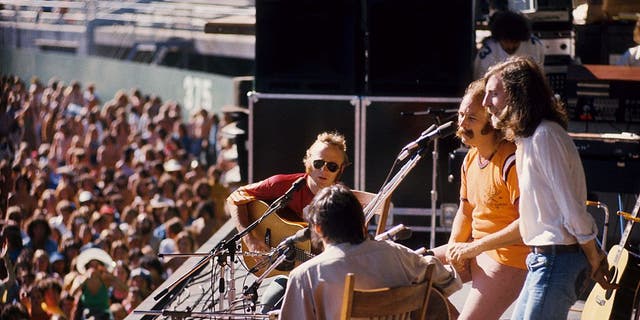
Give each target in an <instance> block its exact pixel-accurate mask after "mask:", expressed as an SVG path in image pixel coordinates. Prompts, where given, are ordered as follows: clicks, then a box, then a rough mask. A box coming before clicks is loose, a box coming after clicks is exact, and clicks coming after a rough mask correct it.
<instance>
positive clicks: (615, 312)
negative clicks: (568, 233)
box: [581, 197, 640, 320]
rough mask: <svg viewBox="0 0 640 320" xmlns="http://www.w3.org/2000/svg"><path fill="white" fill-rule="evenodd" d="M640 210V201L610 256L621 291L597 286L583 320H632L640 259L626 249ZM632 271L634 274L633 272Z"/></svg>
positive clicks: (609, 260) (610, 262)
mask: <svg viewBox="0 0 640 320" xmlns="http://www.w3.org/2000/svg"><path fill="white" fill-rule="evenodd" d="M639 208H640V197H638V200H637V201H636V204H635V207H634V208H633V212H632V215H631V218H630V219H629V222H627V225H626V227H625V229H624V232H623V233H622V236H621V238H620V243H619V244H617V245H614V246H613V247H612V248H611V250H609V254H608V255H607V261H608V262H609V266H610V269H609V271H610V272H611V273H612V274H613V275H614V276H613V277H612V278H611V283H617V284H618V285H619V288H618V289H609V290H605V289H604V288H602V286H600V285H599V284H597V283H596V284H595V285H594V286H593V289H592V290H591V293H590V294H589V297H588V298H587V301H585V304H584V309H583V310H582V316H581V319H582V320H590V319H593V320H601V319H630V317H631V314H632V311H633V310H632V309H633V304H632V302H633V296H634V290H635V288H636V285H637V284H638V276H639V275H638V260H639V259H638V258H637V257H636V256H635V255H633V254H631V253H629V251H628V250H627V249H625V248H624V247H625V245H626V243H627V240H628V239H629V235H630V234H631V228H632V227H633V223H634V220H635V218H636V217H637V216H638V209H639ZM630 269H632V270H630Z"/></svg>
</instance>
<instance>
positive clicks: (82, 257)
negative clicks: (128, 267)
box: [76, 248, 116, 274]
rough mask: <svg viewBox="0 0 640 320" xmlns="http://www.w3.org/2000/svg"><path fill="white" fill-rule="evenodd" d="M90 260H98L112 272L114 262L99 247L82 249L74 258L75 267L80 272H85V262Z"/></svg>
mask: <svg viewBox="0 0 640 320" xmlns="http://www.w3.org/2000/svg"><path fill="white" fill-rule="evenodd" d="M91 260H97V261H100V262H101V263H102V264H104V266H105V267H106V268H107V270H108V271H109V272H112V271H113V268H114V267H115V266H116V263H115V262H114V261H113V259H112V258H111V256H110V255H109V254H108V253H107V252H106V251H104V250H102V249H100V248H89V249H85V250H83V251H82V252H81V253H80V254H79V255H78V257H77V258H76V269H78V272H80V274H84V273H85V272H87V264H88V263H89V262H90V261H91Z"/></svg>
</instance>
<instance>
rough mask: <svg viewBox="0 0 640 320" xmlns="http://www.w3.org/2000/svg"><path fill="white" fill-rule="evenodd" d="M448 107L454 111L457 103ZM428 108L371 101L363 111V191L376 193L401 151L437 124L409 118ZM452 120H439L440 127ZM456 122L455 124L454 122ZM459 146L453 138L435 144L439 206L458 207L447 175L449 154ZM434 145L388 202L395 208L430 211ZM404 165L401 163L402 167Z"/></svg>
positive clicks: (433, 120) (420, 104)
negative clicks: (451, 203)
mask: <svg viewBox="0 0 640 320" xmlns="http://www.w3.org/2000/svg"><path fill="white" fill-rule="evenodd" d="M443 107H444V106H443V105H442V104H434V105H433V106H432V107H431V108H432V110H438V109H441V108H443ZM450 107H454V108H457V103H455V104H451V105H450ZM427 109H429V104H427V103H424V102H379V101H372V102H371V104H370V105H369V106H367V107H366V141H365V142H364V144H365V150H366V151H365V157H366V158H365V161H364V166H365V168H364V170H365V172H366V178H365V189H366V190H367V191H370V192H378V190H379V189H380V187H381V186H382V183H383V182H384V181H385V178H386V176H387V174H388V172H389V170H390V169H391V166H392V165H393V162H394V160H395V158H396V157H397V156H398V154H399V153H400V150H401V149H402V148H403V147H404V146H405V145H407V144H408V143H410V142H411V141H413V140H415V139H417V138H418V137H419V136H420V134H421V133H422V131H424V130H425V129H427V128H428V127H429V126H430V125H431V124H434V123H436V122H437V120H436V118H435V117H434V116H433V115H408V114H411V113H414V112H424V111H426V110H427ZM452 116H453V117H455V114H445V115H441V116H440V119H439V120H440V121H441V122H442V123H444V122H446V120H449V119H447V118H451V117H452ZM454 121H455V120H454ZM459 145H460V142H459V140H458V139H457V138H455V137H454V136H450V137H447V138H443V139H440V140H439V142H438V170H437V176H438V178H437V186H436V187H437V188H436V189H437V191H438V203H441V202H454V203H457V202H458V199H459V198H460V197H459V190H456V188H455V187H454V186H453V185H452V184H450V183H448V182H446V181H447V171H448V156H447V155H448V154H449V153H450V152H451V151H453V150H454V149H456V148H458V147H459ZM432 151H433V144H432V143H430V144H429V145H428V146H427V147H426V148H425V152H424V153H423V158H422V159H421V160H420V161H419V162H418V163H417V165H416V166H415V167H414V168H413V169H412V170H411V171H410V172H409V173H408V174H407V176H406V177H405V179H404V180H403V181H402V182H401V183H400V184H399V185H398V188H397V189H396V190H395V191H394V193H393V195H392V197H391V201H392V202H393V204H394V206H396V207H411V208H429V207H431V196H430V191H431V189H432V181H431V180H432V178H431V177H432V172H433V169H432V164H433V157H432ZM403 164H404V163H403Z"/></svg>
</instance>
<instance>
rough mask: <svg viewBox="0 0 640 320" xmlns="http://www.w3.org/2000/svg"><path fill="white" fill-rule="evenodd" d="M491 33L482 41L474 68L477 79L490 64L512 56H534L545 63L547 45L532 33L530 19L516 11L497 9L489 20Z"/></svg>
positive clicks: (474, 75)
mask: <svg viewBox="0 0 640 320" xmlns="http://www.w3.org/2000/svg"><path fill="white" fill-rule="evenodd" d="M489 29H490V30H491V36H490V37H488V38H486V39H484V40H483V41H482V48H480V50H478V54H477V55H476V60H475V64H474V69H473V77H474V79H480V78H482V76H483V75H484V74H485V72H487V70H488V69H489V67H491V66H493V65H495V64H498V63H500V62H503V61H505V60H507V58H509V57H512V56H529V57H532V58H533V59H534V60H535V61H536V62H537V63H538V65H539V66H540V67H542V66H544V45H543V44H542V42H540V39H538V38H536V37H535V36H533V35H532V34H531V27H530V25H529V20H528V19H527V18H526V17H525V16H523V15H522V14H520V13H516V12H513V11H497V12H496V13H494V14H493V15H492V16H491V19H490V21H489Z"/></svg>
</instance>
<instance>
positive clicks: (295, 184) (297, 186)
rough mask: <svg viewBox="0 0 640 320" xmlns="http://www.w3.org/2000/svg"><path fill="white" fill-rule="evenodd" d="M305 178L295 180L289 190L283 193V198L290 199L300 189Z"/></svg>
mask: <svg viewBox="0 0 640 320" xmlns="http://www.w3.org/2000/svg"><path fill="white" fill-rule="evenodd" d="M304 182H305V179H304V176H302V177H300V178H298V180H296V181H294V182H293V183H292V184H291V187H290V188H289V190H287V191H286V192H285V193H284V194H283V195H282V198H284V199H290V198H291V195H292V194H293V193H294V192H296V190H298V189H300V187H302V185H303V184H304Z"/></svg>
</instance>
